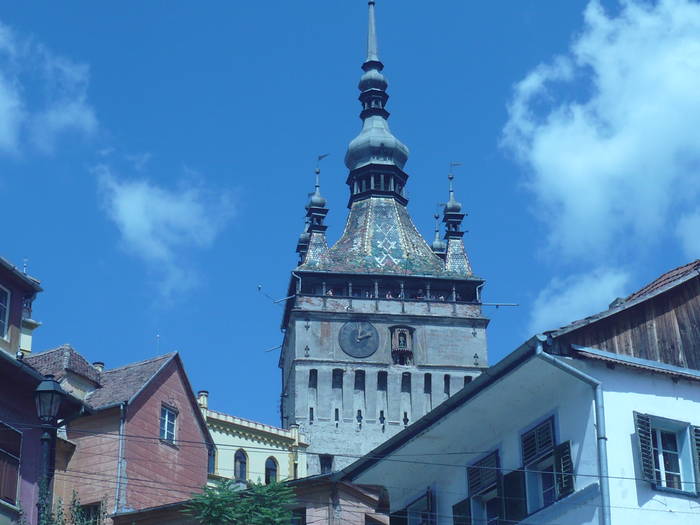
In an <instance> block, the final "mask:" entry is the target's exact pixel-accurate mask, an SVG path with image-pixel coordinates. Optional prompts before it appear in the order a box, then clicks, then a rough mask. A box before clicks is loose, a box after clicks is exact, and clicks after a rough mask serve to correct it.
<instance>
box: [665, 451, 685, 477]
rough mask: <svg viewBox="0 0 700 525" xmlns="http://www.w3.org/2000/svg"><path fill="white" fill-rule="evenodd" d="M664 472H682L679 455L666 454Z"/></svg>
mask: <svg viewBox="0 0 700 525" xmlns="http://www.w3.org/2000/svg"><path fill="white" fill-rule="evenodd" d="M664 470H665V471H666V472H675V473H677V474H679V473H680V471H681V466H680V462H679V461H678V454H674V453H673V452H664Z"/></svg>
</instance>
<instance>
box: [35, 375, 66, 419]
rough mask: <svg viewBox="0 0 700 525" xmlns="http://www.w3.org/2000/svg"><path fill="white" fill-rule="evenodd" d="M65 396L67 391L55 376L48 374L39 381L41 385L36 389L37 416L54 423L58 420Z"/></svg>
mask: <svg viewBox="0 0 700 525" xmlns="http://www.w3.org/2000/svg"><path fill="white" fill-rule="evenodd" d="M64 396H65V392H63V389H62V388H61V386H60V385H59V384H58V382H57V381H56V380H55V379H54V378H53V376H46V378H45V379H44V380H43V381H42V382H41V383H39V386H37V387H36V390H34V401H35V402H36V413H37V416H38V417H39V419H40V420H41V421H42V422H44V423H53V422H54V421H55V420H56V417H57V416H58V410H59V408H60V407H61V401H62V400H63V397H64Z"/></svg>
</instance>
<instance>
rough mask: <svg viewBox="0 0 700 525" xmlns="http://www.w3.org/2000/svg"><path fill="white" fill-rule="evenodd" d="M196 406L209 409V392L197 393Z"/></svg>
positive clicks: (201, 391)
mask: <svg viewBox="0 0 700 525" xmlns="http://www.w3.org/2000/svg"><path fill="white" fill-rule="evenodd" d="M197 404H198V405H199V406H200V407H201V408H209V391H208V390H200V391H199V392H197Z"/></svg>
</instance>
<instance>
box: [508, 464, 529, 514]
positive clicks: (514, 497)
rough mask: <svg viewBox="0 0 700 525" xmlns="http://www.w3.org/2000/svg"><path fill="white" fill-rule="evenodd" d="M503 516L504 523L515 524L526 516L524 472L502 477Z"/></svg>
mask: <svg viewBox="0 0 700 525" xmlns="http://www.w3.org/2000/svg"><path fill="white" fill-rule="evenodd" d="M503 515H504V516H505V518H506V523H510V522H513V523H515V522H518V521H520V520H522V519H524V518H525V517H526V516H527V495H526V493H525V471H524V470H514V471H513V472H509V473H508V474H506V475H505V476H503Z"/></svg>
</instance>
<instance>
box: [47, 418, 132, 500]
mask: <svg viewBox="0 0 700 525" xmlns="http://www.w3.org/2000/svg"><path fill="white" fill-rule="evenodd" d="M118 434H119V409H118V408H116V409H111V410H105V411H103V412H98V413H96V414H93V415H89V416H84V417H81V418H78V419H76V420H74V421H72V422H71V423H70V425H69V427H68V430H67V434H66V436H67V438H68V439H69V440H70V441H71V442H72V443H74V444H75V449H74V450H71V448H70V447H60V448H59V449H58V450H57V456H56V476H55V484H54V500H55V501H57V500H58V499H61V500H62V501H63V502H64V503H68V502H70V500H71V497H72V494H73V491H74V490H75V491H76V492H77V494H78V497H79V498H80V502H81V503H82V504H84V505H88V504H92V503H100V502H102V501H104V502H105V503H106V505H107V510H108V511H109V512H112V511H113V510H114V493H115V488H116V475H117V455H118V450H119V448H118V447H119V445H118V444H119V439H118V438H117V435H118ZM71 452H72V453H71Z"/></svg>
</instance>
